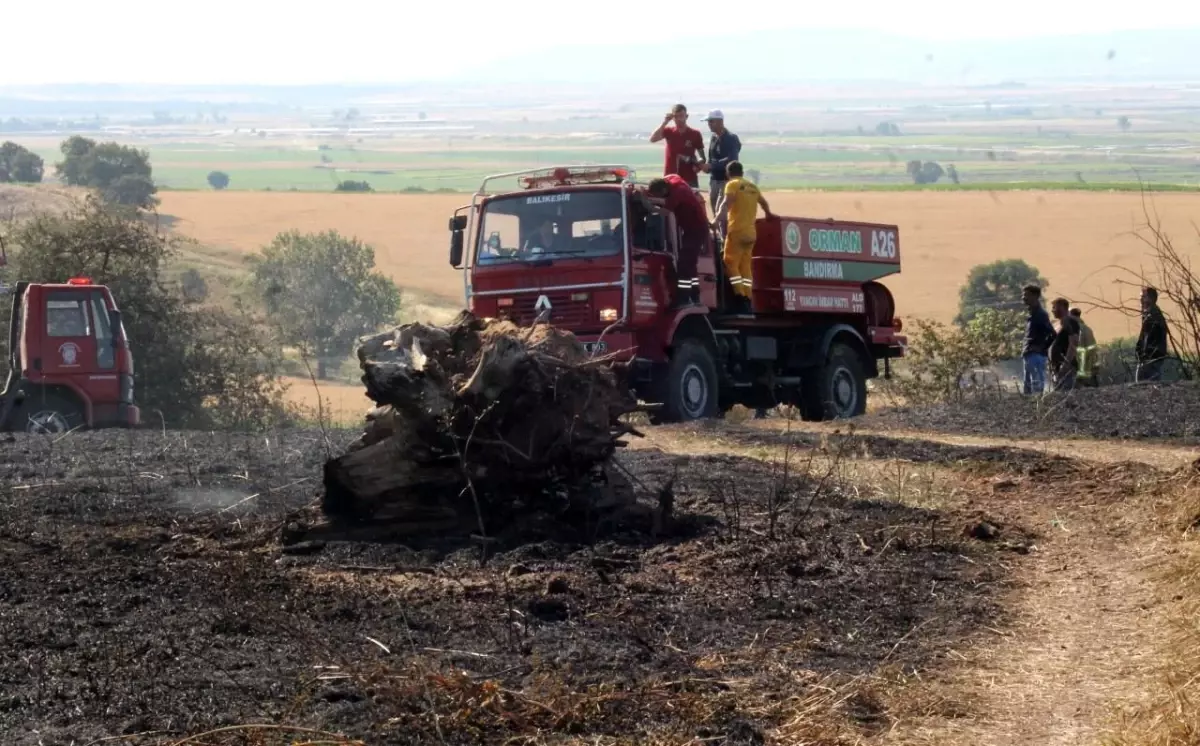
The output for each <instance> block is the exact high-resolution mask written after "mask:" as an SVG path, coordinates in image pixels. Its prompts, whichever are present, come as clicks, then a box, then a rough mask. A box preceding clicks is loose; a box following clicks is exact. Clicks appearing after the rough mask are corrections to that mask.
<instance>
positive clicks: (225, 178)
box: [208, 171, 229, 189]
mask: <svg viewBox="0 0 1200 746" xmlns="http://www.w3.org/2000/svg"><path fill="white" fill-rule="evenodd" d="M208 185H209V186H210V187H212V188H213V189H224V188H225V187H227V186H229V174H227V173H225V172H224V171H210V172H209V173H208Z"/></svg>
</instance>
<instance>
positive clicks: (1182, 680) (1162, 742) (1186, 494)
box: [1105, 461, 1200, 746]
mask: <svg viewBox="0 0 1200 746" xmlns="http://www.w3.org/2000/svg"><path fill="white" fill-rule="evenodd" d="M1181 472H1182V473H1183V475H1185V476H1184V478H1183V479H1181V484H1180V485H1179V487H1178V490H1177V491H1176V500H1174V501H1172V503H1171V507H1170V508H1169V509H1168V511H1167V516H1166V519H1167V524H1168V526H1170V527H1172V528H1175V529H1182V534H1181V537H1180V541H1179V544H1178V546H1177V547H1175V548H1176V549H1177V550H1178V551H1177V553H1176V554H1175V555H1174V556H1173V557H1172V558H1171V560H1170V561H1169V562H1168V563H1167V566H1166V568H1165V569H1164V571H1163V573H1162V574H1161V577H1160V578H1158V580H1159V581H1160V584H1161V586H1160V587H1161V589H1162V590H1161V593H1162V594H1163V595H1165V596H1167V597H1168V598H1170V601H1168V602H1167V603H1169V604H1170V611H1169V615H1168V620H1169V627H1168V628H1166V629H1164V630H1162V632H1163V634H1162V635H1161V643H1162V645H1161V647H1162V651H1161V652H1162V658H1163V660H1164V661H1166V664H1165V665H1164V666H1162V667H1161V670H1159V671H1158V675H1159V678H1158V686H1157V687H1156V688H1155V689H1154V690H1153V691H1152V692H1151V696H1150V697H1149V698H1148V699H1147V700H1146V701H1145V702H1144V703H1142V704H1141V705H1139V706H1138V707H1134V708H1126V709H1125V710H1123V711H1120V712H1118V714H1117V725H1116V727H1115V728H1114V729H1113V733H1112V735H1110V737H1109V738H1107V739H1106V740H1105V743H1106V744H1107V745H1108V746H1191V744H1196V743H1200V542H1198V539H1200V491H1198V490H1197V487H1198V486H1200V461H1197V462H1196V464H1193V465H1192V467H1191V468H1190V469H1185V470H1181ZM1189 472H1190V473H1189Z"/></svg>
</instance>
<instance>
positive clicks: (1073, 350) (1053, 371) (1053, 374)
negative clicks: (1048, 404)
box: [1050, 298, 1079, 391]
mask: <svg viewBox="0 0 1200 746" xmlns="http://www.w3.org/2000/svg"><path fill="white" fill-rule="evenodd" d="M1051 308H1052V309H1053V310H1054V318H1056V319H1058V332H1057V333H1056V334H1055V335H1054V342H1053V343H1052V344H1051V345H1050V378H1051V380H1052V381H1053V382H1054V390H1055V391H1069V390H1071V389H1073V388H1075V374H1076V372H1077V371H1078V370H1079V357H1078V354H1079V353H1078V351H1079V321H1078V320H1076V318H1075V317H1074V316H1072V315H1071V314H1070V308H1071V305H1070V304H1069V303H1067V299H1066V298H1055V299H1054V303H1052V304H1051Z"/></svg>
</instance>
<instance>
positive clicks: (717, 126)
mask: <svg viewBox="0 0 1200 746" xmlns="http://www.w3.org/2000/svg"><path fill="white" fill-rule="evenodd" d="M704 121H706V122H708V129H709V130H711V131H712V133H713V134H712V137H711V138H709V141H708V163H701V164H700V170H701V171H703V172H705V173H706V174H708V204H709V205H710V206H711V207H712V209H713V211H714V212H715V211H716V209H717V203H718V202H720V201H721V195H723V194H725V183H726V182H727V181H729V178H730V176H729V174H728V173H727V172H726V169H727V168H728V167H729V164H730V163H733V162H734V161H736V160H737V159H738V158H740V157H741V155H742V141H741V140H740V139H738V136H737V135H735V134H733V133H732V132H730V131H729V130H727V129H725V114H724V113H723V112H722V111H721V110H720V109H713V110H712V111H710V112H708V116H706V117H705V118H704Z"/></svg>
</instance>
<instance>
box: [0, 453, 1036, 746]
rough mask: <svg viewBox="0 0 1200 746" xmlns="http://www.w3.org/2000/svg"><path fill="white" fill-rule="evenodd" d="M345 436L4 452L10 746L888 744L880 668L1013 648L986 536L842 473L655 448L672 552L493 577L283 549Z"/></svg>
mask: <svg viewBox="0 0 1200 746" xmlns="http://www.w3.org/2000/svg"><path fill="white" fill-rule="evenodd" d="M328 437H329V439H330V441H332V442H329V441H327V440H326V435H324V434H322V433H319V432H287V433H271V434H258V435H245V436H233V435H209V434H197V433H149V432H145V433H138V434H132V435H131V434H128V433H109V434H106V433H96V434H72V435H70V436H68V437H66V438H64V439H61V440H59V441H50V440H49V439H45V438H32V439H30V438H25V437H19V438H18V439H17V440H16V441H15V442H11V443H6V444H3V446H0V479H3V485H4V487H3V490H2V491H0V494H2V496H3V497H2V499H0V553H2V555H3V559H4V564H5V566H6V570H5V572H4V573H3V574H2V575H0V639H3V641H4V645H5V649H6V652H7V654H6V655H5V656H3V657H2V658H0V680H3V681H4V682H5V687H4V694H3V697H2V698H0V732H4V733H6V734H9V736H8V737H7V738H6V740H5V742H6V743H43V744H66V743H72V742H74V743H81V742H87V741H88V740H89V739H96V738H103V737H110V736H119V735H126V736H128V739H127V741H126V742H128V743H159V742H171V741H170V739H172V738H179V737H182V736H184V735H187V734H196V733H200V732H203V731H206V730H211V729H214V728H220V727H231V726H238V725H242V724H246V723H271V724H276V725H292V726H299V727H307V728H314V729H321V730H329V731H334V732H338V733H341V734H344V735H345V736H349V737H356V738H361V739H364V740H365V741H366V742H368V743H373V744H375V743H424V742H433V743H450V744H455V743H493V742H497V743H498V742H502V741H504V740H506V739H508V738H511V737H514V736H525V737H528V738H531V739H535V738H542V739H545V740H546V741H551V740H554V739H555V738H557V739H559V741H561V740H562V739H566V738H569V737H580V738H582V737H588V738H592V737H597V736H614V737H619V738H621V739H625V740H626V741H627V740H629V739H636V738H639V737H640V738H643V739H649V740H650V741H651V742H653V739H655V738H663V739H682V740H686V739H688V738H693V737H701V738H708V739H713V740H712V741H709V742H715V743H720V742H721V738H722V737H724V742H725V743H730V744H733V743H758V742H761V739H762V734H763V733H767V732H771V733H774V734H776V735H778V736H780V737H781V738H785V739H786V738H788V737H799V736H801V735H807V736H809V737H820V738H824V739H826V742H830V743H836V742H839V741H842V740H845V741H846V742H850V741H853V740H855V739H856V738H858V737H860V736H862V735H865V734H867V733H871V732H876V731H878V730H880V729H882V728H884V727H886V726H887V718H888V715H887V713H886V707H885V706H884V705H883V703H882V700H881V699H880V696H881V695H880V693H879V692H880V691H881V687H884V684H883V683H882V682H883V681H884V678H881V677H883V673H882V672H885V671H893V672H901V671H912V670H921V669H924V668H926V667H927V666H930V665H932V664H933V663H934V662H935V661H936V660H938V659H939V658H940V657H941V656H942V655H943V654H944V653H945V651H947V650H948V649H950V648H951V647H954V646H958V645H962V644H965V643H967V642H969V640H970V639H971V638H972V636H973V635H974V634H976V632H977V630H979V629H980V628H982V627H985V626H992V625H996V624H999V623H1001V622H1000V620H999V619H998V615H999V614H1000V612H999V608H1000V598H1001V597H1002V596H1003V593H1004V588H1005V583H1006V577H1005V570H1004V568H1005V567H1008V566H1011V563H1012V562H1014V561H1018V562H1019V561H1020V560H1021V559H1022V558H1020V557H1019V556H1018V555H1015V554H1012V553H1009V552H1002V553H999V552H998V549H997V545H996V543H994V542H992V543H989V542H987V541H977V540H974V539H971V538H969V537H966V536H964V535H963V529H964V528H965V527H968V526H969V525H970V524H971V522H972V521H973V520H974V517H973V516H970V515H966V514H955V513H949V512H945V511H934V510H929V509H917V508H911V507H905V506H903V505H901V504H899V503H896V502H889V501H886V500H873V499H861V498H859V497H857V496H856V490H855V488H854V485H853V484H852V483H851V482H850V481H848V480H847V479H846V478H845V476H844V475H841V474H839V473H838V472H837V469H836V459H832V458H830V453H828V452H825V453H824V454H823V455H822V456H821V458H822V459H824V460H823V461H822V462H821V463H828V464H831V466H830V468H826V467H817V466H814V465H813V464H814V463H816V462H808V465H807V466H805V467H804V468H801V467H800V463H801V461H799V460H796V461H793V462H792V463H790V465H789V467H788V472H789V473H787V474H786V475H785V474H784V470H783V468H782V466H781V465H780V464H772V463H769V462H764V461H760V460H755V459H751V458H747V457H742V456H732V455H724V456H695V457H691V458H682V459H681V458H679V457H676V456H673V455H670V454H668V453H664V452H662V451H658V450H656V449H653V448H650V449H638V450H634V451H630V452H627V453H625V454H622V457H621V460H622V463H623V464H625V466H626V467H627V468H628V469H629V471H630V473H631V474H632V475H633V476H634V478H635V480H636V482H637V484H638V485H639V487H640V488H641V489H642V490H644V492H645V494H644V496H643V499H647V500H652V499H653V494H654V492H655V491H656V490H658V489H659V488H661V487H662V485H663V484H664V483H666V482H667V481H668V480H669V479H670V478H671V477H672V476H675V482H674V493H675V495H676V497H675V513H676V520H675V521H674V522H672V524H671V525H668V526H665V527H661V528H662V530H661V531H660V532H659V535H658V536H657V537H654V536H652V535H651V533H652V532H648V531H644V530H631V529H630V528H628V527H622V526H615V527H610V528H609V529H607V530H603V531H599V532H598V533H597V534H596V535H595V536H594V539H593V540H590V541H586V540H584V541H581V540H579V539H578V538H577V536H574V535H572V534H571V533H570V532H563V531H561V530H559V529H560V527H557V526H556V525H555V524H554V522H553V521H550V520H547V521H546V522H545V523H543V524H541V525H538V526H526V527H525V528H524V529H523V530H524V535H523V536H521V537H513V536H510V537H507V539H506V541H505V542H503V543H501V544H500V545H498V546H495V547H493V548H492V550H491V556H490V557H489V558H488V561H487V563H486V564H485V565H482V566H481V563H480V547H479V546H478V545H477V544H473V543H471V542H470V541H466V542H463V541H457V542H454V541H447V540H435V539H430V540H427V541H424V542H412V541H410V542H409V543H408V544H407V545H401V544H389V543H363V542H354V543H348V542H327V543H319V542H301V543H299V544H289V545H286V546H285V545H283V544H282V543H281V541H280V537H281V535H283V533H284V527H285V526H286V525H287V524H288V522H289V514H290V512H291V511H294V510H296V509H298V508H302V507H304V506H306V505H311V504H312V503H314V501H316V500H317V498H318V493H317V489H318V487H317V480H318V478H319V474H320V464H321V462H322V461H323V460H324V459H325V458H326V455H327V454H329V453H335V452H339V451H340V450H341V448H342V447H343V446H344V445H345V444H346V443H347V442H348V441H349V440H350V439H351V438H352V437H353V433H344V432H335V433H331V434H329V436H328ZM860 494H861V493H860ZM564 537H570V538H564ZM518 538H520V540H519V541H518V540H517V539H518ZM1001 558H1002V559H1003V560H1004V561H1003V562H1001V561H1000V559H1001ZM239 732H240V731H234V730H229V731H224V732H223V733H224V735H214V736H212V737H211V738H210V739H209V740H206V741H203V742H205V743H229V742H236V741H231V740H227V739H232V738H235V737H236V736H237V734H238V733H239ZM134 734H142V735H134Z"/></svg>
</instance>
